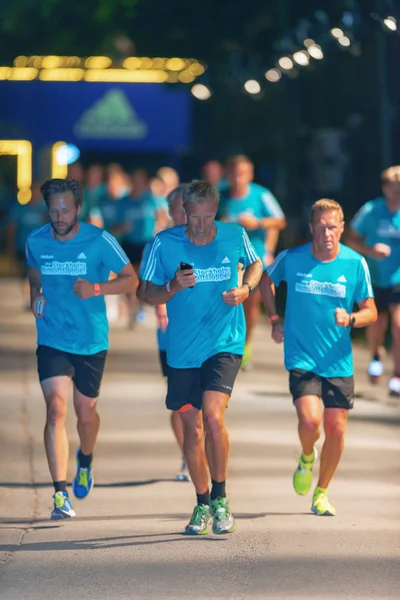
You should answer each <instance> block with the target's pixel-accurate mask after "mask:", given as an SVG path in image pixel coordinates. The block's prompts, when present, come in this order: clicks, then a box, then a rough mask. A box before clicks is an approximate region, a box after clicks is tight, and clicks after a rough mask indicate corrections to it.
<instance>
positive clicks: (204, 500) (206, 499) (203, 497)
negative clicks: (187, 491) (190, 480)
mask: <svg viewBox="0 0 400 600" xmlns="http://www.w3.org/2000/svg"><path fill="white" fill-rule="evenodd" d="M196 496H197V504H205V505H206V506H209V505H210V492H209V491H208V490H207V491H206V492H204V494H196Z"/></svg>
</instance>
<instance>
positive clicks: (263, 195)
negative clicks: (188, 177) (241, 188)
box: [218, 183, 285, 261]
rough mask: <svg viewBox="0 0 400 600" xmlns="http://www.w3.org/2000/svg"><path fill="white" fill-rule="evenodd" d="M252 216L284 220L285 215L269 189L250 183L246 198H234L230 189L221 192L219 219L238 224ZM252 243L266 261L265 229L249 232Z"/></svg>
mask: <svg viewBox="0 0 400 600" xmlns="http://www.w3.org/2000/svg"><path fill="white" fill-rule="evenodd" d="M245 214H246V215H252V216H253V217H255V218H256V219H265V218H268V217H273V218H275V219H283V218H284V217H285V215H284V214H283V212H282V209H281V207H280V206H279V204H278V201H277V199H276V198H275V196H274V195H273V194H272V192H270V191H269V190H267V188H264V187H262V186H261V185H258V184H257V183H250V184H249V189H248V193H247V195H246V196H245V197H244V198H232V197H231V196H230V190H229V188H225V189H222V190H221V199H220V204H219V209H218V218H221V219H226V220H228V221H230V222H237V221H239V218H240V217H241V216H243V215H245ZM247 234H248V236H249V239H250V242H251V243H252V244H253V246H254V248H255V250H256V252H257V254H258V256H259V257H260V258H261V260H262V261H263V260H264V256H265V242H266V239H267V231H266V230H265V229H253V230H247Z"/></svg>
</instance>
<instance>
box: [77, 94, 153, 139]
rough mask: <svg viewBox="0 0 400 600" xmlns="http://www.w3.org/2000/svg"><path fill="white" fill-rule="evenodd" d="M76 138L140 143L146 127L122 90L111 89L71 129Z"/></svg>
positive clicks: (145, 132) (145, 133) (144, 135)
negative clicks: (137, 141)
mask: <svg viewBox="0 0 400 600" xmlns="http://www.w3.org/2000/svg"><path fill="white" fill-rule="evenodd" d="M74 133H75V135H76V137H77V138H92V139H96V138H102V139H116V138H117V139H126V140H142V139H143V138H145V137H146V135H147V125H146V123H145V122H144V121H142V120H141V119H140V118H139V117H138V115H137V113H136V111H135V109H134V108H133V106H132V105H131V103H130V102H129V99H128V98H127V96H126V95H125V93H124V92H123V91H122V90H119V89H111V90H109V91H108V92H106V93H105V94H104V96H103V97H102V98H100V99H99V100H97V101H96V102H95V103H94V104H93V105H92V106H90V107H89V108H88V109H87V110H85V111H84V113H83V114H82V116H81V118H80V119H79V121H78V122H77V123H76V125H75V126H74Z"/></svg>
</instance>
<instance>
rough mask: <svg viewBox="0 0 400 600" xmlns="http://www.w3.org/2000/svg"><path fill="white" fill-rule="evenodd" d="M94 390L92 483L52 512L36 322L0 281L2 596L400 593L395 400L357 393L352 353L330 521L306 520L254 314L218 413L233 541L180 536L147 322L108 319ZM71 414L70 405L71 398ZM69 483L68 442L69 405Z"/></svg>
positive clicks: (170, 446)
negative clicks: (248, 362) (105, 356)
mask: <svg viewBox="0 0 400 600" xmlns="http://www.w3.org/2000/svg"><path fill="white" fill-rule="evenodd" d="M111 348H112V349H111V352H110V360H109V363H108V367H107V372H106V376H105V379H104V384H103V388H102V394H101V400H100V412H101V417H102V426H101V432H100V437H99V443H98V447H97V452H96V455H95V478H96V486H95V489H94V491H93V493H92V494H91V496H90V497H89V498H88V499H87V500H85V501H81V502H79V501H77V500H75V502H74V508H75V510H76V512H77V515H78V516H77V518H75V519H71V520H68V521H65V522H61V523H60V522H52V521H50V520H49V516H50V511H51V506H52V499H51V496H52V493H53V492H52V487H51V485H50V481H49V474H48V470H47V464H46V460H45V454H44V449H43V442H42V430H43V423H44V403H43V400H42V397H41V392H40V388H39V385H38V382H37V377H36V370H35V369H36V365H35V332H34V323H33V319H32V318H31V317H30V315H29V314H28V313H26V312H24V311H23V310H22V309H21V301H20V294H19V288H18V285H17V283H16V282H13V281H0V389H1V394H0V598H1V600H25V599H30V600H36V599H41V600H43V599H44V600H47V599H51V600H61V599H63V600H67V599H68V600H75V599H79V600H89V599H96V600H109V599H110V600H114V599H115V600H120V599H121V600H128V599H132V598H134V599H142V598H143V599H147V598H157V599H163V598H168V599H178V598H179V599H181V598H194V599H234V600H239V599H241V600H244V599H251V600H253V599H254V600H255V599H265V598H268V599H269V598H277V599H278V598H279V599H289V598H290V599H291V598H308V599H320V598H324V599H336V598H338V599H339V598H340V599H350V598H351V599H361V598H379V599H385V598H399V597H400V592H399V589H400V585H399V583H400V581H399V580H400V562H399V558H400V519H399V517H400V502H399V500H400V477H399V475H400V467H399V464H400V461H399V458H400V435H399V433H400V403H399V402H389V401H387V397H386V392H385V388H382V389H378V390H376V389H373V390H372V389H370V387H369V384H368V383H367V381H366V378H365V375H364V371H365V367H366V364H367V360H368V357H367V355H366V353H365V351H364V350H363V349H359V350H357V352H356V355H355V365H356V373H357V393H358V396H359V397H358V398H357V399H356V403H355V409H354V411H353V412H352V414H351V419H350V423H349V427H348V434H347V443H346V449H345V454H344V458H343V461H342V463H341V465H340V468H339V471H338V473H337V475H336V477H335V479H334V482H333V483H332V485H331V489H330V499H331V501H332V502H333V504H334V505H335V506H336V509H337V513H338V514H337V516H336V517H335V518H318V517H316V516H314V515H311V514H310V504H311V498H310V497H298V496H296V494H295V493H294V492H293V489H292V484H291V480H292V474H293V471H294V469H295V467H296V457H297V456H298V452H299V445H298V441H297V433H296V419H295V415H294V411H293V408H292V406H291V401H290V398H289V396H288V391H287V375H286V373H285V371H284V369H283V367H282V351H281V348H280V347H277V346H275V345H273V344H272V342H271V341H270V340H269V330H268V327H267V326H266V325H265V324H261V325H260V327H259V329H258V331H257V336H256V341H255V350H256V361H255V369H254V370H253V371H251V372H249V373H241V374H240V376H239V378H238V381H237V385H236V389H235V392H234V395H233V397H232V399H231V403H230V408H229V410H228V415H227V421H228V427H229V431H230V440H231V459H230V474H229V480H228V495H229V498H230V503H231V507H232V509H233V511H234V513H235V515H236V518H237V525H238V527H237V532H236V533H235V534H233V535H231V536H221V537H217V536H214V535H213V534H210V535H209V536H206V537H202V538H190V537H189V538H188V537H185V536H183V535H182V531H183V529H184V526H185V524H186V523H187V521H188V519H189V516H190V514H191V511H192V509H193V505H194V500H195V496H194V490H193V488H192V486H191V484H189V483H179V482H177V481H175V474H176V472H177V470H178V468H179V464H180V457H179V452H178V450H177V448H176V446H175V443H174V441H173V437H172V433H171V431H170V429H169V425H168V413H167V411H166V410H165V409H164V395H165V387H164V383H163V381H162V380H161V378H160V376H159V372H158V363H157V355H156V347H155V336H154V322H153V318H152V315H149V318H148V321H147V322H145V323H144V324H141V325H140V326H138V327H137V328H136V329H135V330H134V331H133V332H128V331H127V330H125V329H124V328H123V327H120V326H115V327H114V328H113V329H112V333H111ZM71 408H72V407H71ZM68 429H69V434H70V440H71V460H70V471H69V476H70V478H71V477H72V476H73V474H74V454H75V449H76V445H77V435H76V432H75V421H74V416H73V413H72V410H71V411H70V415H69V421H68Z"/></svg>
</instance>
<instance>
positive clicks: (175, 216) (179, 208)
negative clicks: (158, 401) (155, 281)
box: [136, 185, 190, 481]
mask: <svg viewBox="0 0 400 600" xmlns="http://www.w3.org/2000/svg"><path fill="white" fill-rule="evenodd" d="M185 187H186V186H185V185H180V186H179V187H177V188H176V189H175V190H173V191H172V192H171V193H170V194H168V198H167V202H168V207H169V216H170V218H171V220H172V223H173V224H174V225H175V226H176V225H183V224H184V223H186V213H185V211H184V209H183V203H182V195H183V192H184V190H185ZM151 247H152V243H150V242H149V243H148V244H147V245H146V247H145V249H144V251H143V255H142V262H141V264H140V269H139V287H138V289H137V292H136V295H137V297H138V300H139V302H141V303H144V302H145V288H146V282H145V281H144V279H143V277H144V273H145V271H146V267H147V263H148V260H149V257H150V252H151ZM156 317H157V345H158V351H159V359H160V366H161V371H162V374H163V376H164V377H165V378H167V377H168V365H167V326H168V317H167V310H166V305H165V304H160V305H159V306H156ZM171 427H172V431H173V432H174V435H175V438H176V441H177V442H178V446H179V449H180V451H181V456H182V465H181V469H180V471H179V473H178V474H177V476H176V478H177V479H178V481H190V475H189V470H188V467H187V464H186V460H185V457H184V454H183V427H182V421H181V418H180V416H179V413H178V412H177V411H171Z"/></svg>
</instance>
